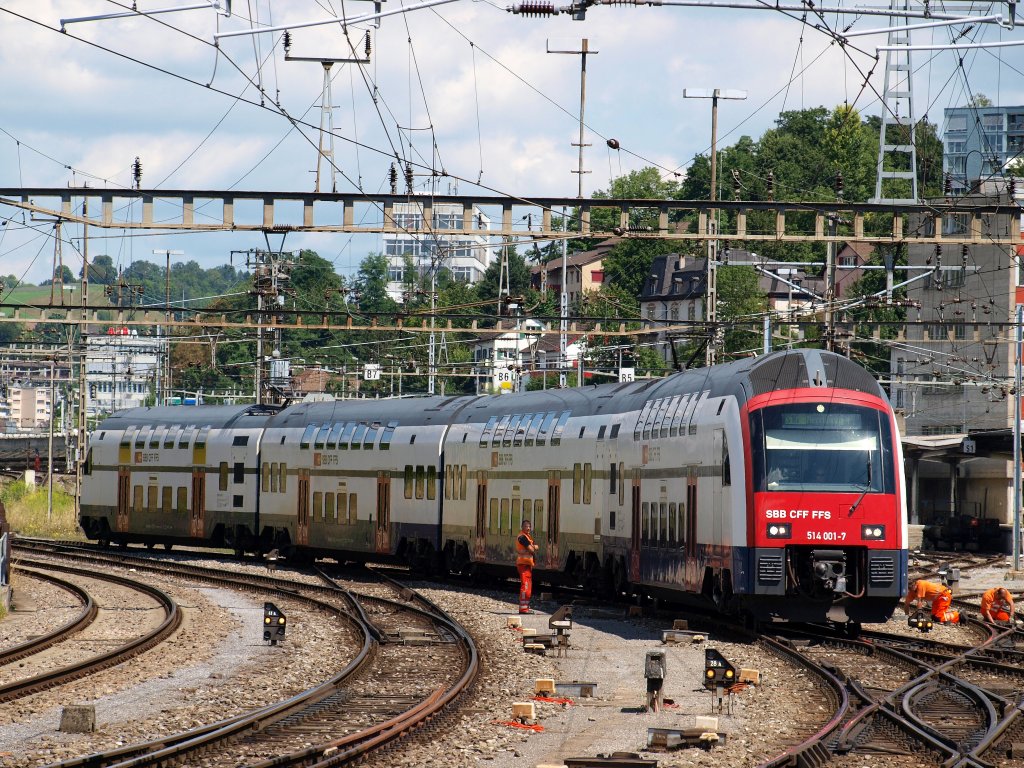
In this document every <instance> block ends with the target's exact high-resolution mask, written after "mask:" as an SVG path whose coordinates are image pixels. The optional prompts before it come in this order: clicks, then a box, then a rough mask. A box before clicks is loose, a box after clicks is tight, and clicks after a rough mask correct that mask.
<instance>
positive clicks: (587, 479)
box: [583, 461, 594, 504]
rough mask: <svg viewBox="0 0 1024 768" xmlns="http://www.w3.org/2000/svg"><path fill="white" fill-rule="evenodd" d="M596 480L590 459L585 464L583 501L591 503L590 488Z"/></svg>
mask: <svg viewBox="0 0 1024 768" xmlns="http://www.w3.org/2000/svg"><path fill="white" fill-rule="evenodd" d="M593 480H594V468H593V466H592V465H591V463H590V462H589V461H588V462H587V463H586V464H584V465H583V503H584V504H589V503H590V488H591V483H592V482H593Z"/></svg>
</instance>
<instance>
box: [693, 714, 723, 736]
mask: <svg viewBox="0 0 1024 768" xmlns="http://www.w3.org/2000/svg"><path fill="white" fill-rule="evenodd" d="M693 727H694V728H700V729H701V730H702V731H705V732H707V731H714V732H716V733H717V732H718V718H717V717H712V716H711V715H697V716H696V717H695V718H694V720H693Z"/></svg>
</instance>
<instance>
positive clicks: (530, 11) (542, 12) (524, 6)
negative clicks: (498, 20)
mask: <svg viewBox="0 0 1024 768" xmlns="http://www.w3.org/2000/svg"><path fill="white" fill-rule="evenodd" d="M509 10H510V11H512V13H514V14H517V15H519V16H557V15H558V9H557V8H555V4H554V3H545V2H542V1H541V0H529V1H528V2H525V3H516V4H515V5H513V6H512V7H511V8H510V9H509Z"/></svg>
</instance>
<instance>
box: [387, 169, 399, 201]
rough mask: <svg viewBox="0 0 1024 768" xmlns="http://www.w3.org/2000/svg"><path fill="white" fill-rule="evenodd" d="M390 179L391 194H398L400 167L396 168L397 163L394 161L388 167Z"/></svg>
mask: <svg viewBox="0 0 1024 768" xmlns="http://www.w3.org/2000/svg"><path fill="white" fill-rule="evenodd" d="M388 181H389V182H391V194H392V195H397V194H398V169H397V168H395V164H394V163H392V164H391V167H390V168H389V169H388Z"/></svg>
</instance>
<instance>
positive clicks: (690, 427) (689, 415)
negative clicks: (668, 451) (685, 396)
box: [680, 391, 707, 435]
mask: <svg viewBox="0 0 1024 768" xmlns="http://www.w3.org/2000/svg"><path fill="white" fill-rule="evenodd" d="M706 395H707V392H706V391H705V392H701V393H699V394H695V395H694V396H693V397H691V398H690V402H689V404H688V405H687V406H686V413H685V415H684V416H683V424H685V425H686V432H687V434H690V435H696V434H697V425H696V424H695V423H693V417H694V416H695V415H696V414H697V406H698V405H699V404H700V401H701V400H702V399H703V398H704V397H705V396H706ZM680 434H682V432H680Z"/></svg>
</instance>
